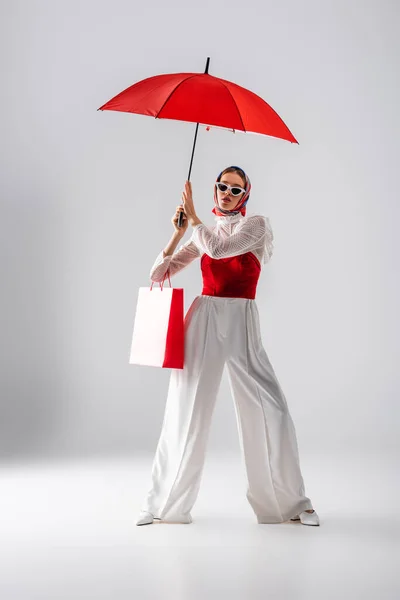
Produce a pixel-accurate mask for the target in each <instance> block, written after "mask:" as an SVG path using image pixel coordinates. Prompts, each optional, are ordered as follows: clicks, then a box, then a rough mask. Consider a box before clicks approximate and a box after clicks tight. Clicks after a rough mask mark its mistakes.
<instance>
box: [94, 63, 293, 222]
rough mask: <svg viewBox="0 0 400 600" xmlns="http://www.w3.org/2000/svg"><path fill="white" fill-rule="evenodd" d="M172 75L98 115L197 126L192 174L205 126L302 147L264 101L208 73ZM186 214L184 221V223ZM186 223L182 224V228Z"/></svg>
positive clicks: (132, 90)
mask: <svg viewBox="0 0 400 600" xmlns="http://www.w3.org/2000/svg"><path fill="white" fill-rule="evenodd" d="M209 64H210V58H207V63H206V68H205V72H204V73H169V74H163V75H156V76H154V77H148V78H147V79H142V80H141V81H138V82H137V83H135V84H133V85H131V86H130V87H128V88H127V89H126V90H124V91H123V92H121V93H119V94H118V95H117V96H114V98H112V99H111V100H109V101H108V102H106V104H103V106H100V108H99V109H98V110H116V111H121V112H130V113H138V114H142V115H147V116H151V117H155V118H156V119H175V120H178V121H189V122H193V123H197V125H196V132H195V136H194V142H193V149H192V157H191V160H190V167H189V175H188V181H190V173H191V170H192V163H193V156H194V149H195V146H196V139H197V131H198V128H199V123H202V124H204V125H215V126H217V127H223V128H227V129H232V130H233V131H235V130H238V131H244V132H252V133H260V134H264V135H269V136H272V137H276V138H281V139H283V140H288V141H289V142H292V143H296V144H297V143H298V142H297V140H296V139H295V138H294V136H293V135H292V133H291V132H290V131H289V129H288V127H287V126H286V125H285V123H284V122H283V121H282V119H281V118H280V116H279V115H278V114H277V113H276V112H275V111H274V109H273V108H271V106H270V105H269V104H267V103H266V102H265V100H263V99H262V98H260V96H257V94H254V93H253V92H251V91H250V90H247V89H246V88H243V87H241V86H240V85H237V84H236V83H233V82H231V81H227V80H225V79H220V78H219V77H214V76H213V75H210V74H209V73H208V67H209ZM181 217H182V214H181V215H180V219H179V221H181ZM180 225H181V222H179V226H180Z"/></svg>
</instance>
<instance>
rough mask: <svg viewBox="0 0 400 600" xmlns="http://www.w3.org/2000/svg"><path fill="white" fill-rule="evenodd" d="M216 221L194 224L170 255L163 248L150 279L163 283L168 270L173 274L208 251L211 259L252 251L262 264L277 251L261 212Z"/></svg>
mask: <svg viewBox="0 0 400 600" xmlns="http://www.w3.org/2000/svg"><path fill="white" fill-rule="evenodd" d="M215 221H216V224H215V225H214V226H211V227H207V226H206V225H204V224H203V223H202V224H201V225H195V227H193V232H192V236H191V238H190V239H189V240H188V241H187V242H186V243H185V244H183V245H182V246H180V247H179V249H178V250H176V251H175V252H174V254H171V255H169V256H164V251H163V250H162V251H161V252H160V254H159V255H158V256H157V258H156V260H155V262H154V264H153V266H152V267H151V269H150V280H151V281H155V282H161V281H163V279H164V275H165V273H166V272H167V270H168V269H169V276H170V277H173V276H174V275H175V274H176V273H178V272H179V271H182V269H184V268H185V267H187V266H188V265H190V263H191V262H193V261H194V260H195V259H196V258H200V257H201V256H202V255H203V254H208V256H210V257H211V258H216V259H218V258H227V257H229V256H237V255H239V254H245V253H246V252H253V253H254V254H255V256H257V258H258V260H259V261H260V264H265V263H267V262H268V261H269V260H270V258H271V256H272V254H273V250H274V245H273V239H274V235H273V233H272V229H271V224H270V221H269V218H268V217H264V216H262V215H248V216H243V215H242V214H241V213H238V214H237V215H228V216H217V215H215Z"/></svg>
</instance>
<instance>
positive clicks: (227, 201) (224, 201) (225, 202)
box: [222, 198, 230, 204]
mask: <svg viewBox="0 0 400 600" xmlns="http://www.w3.org/2000/svg"><path fill="white" fill-rule="evenodd" d="M222 202H223V203H224V204H229V202H230V200H224V199H223V198H222Z"/></svg>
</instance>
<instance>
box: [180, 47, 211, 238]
mask: <svg viewBox="0 0 400 600" xmlns="http://www.w3.org/2000/svg"><path fill="white" fill-rule="evenodd" d="M209 65H210V57H209V56H208V57H207V62H206V68H205V69H204V73H208V67H209ZM198 130H199V124H198V123H197V124H196V132H195V134H194V141H193V148H192V157H191V159H190V167H189V175H188V178H187V180H188V181H190V174H191V172H192V164H193V156H194V149H195V147H196V140H197V132H198ZM182 216H183V215H182V213H180V215H179V218H178V227H182Z"/></svg>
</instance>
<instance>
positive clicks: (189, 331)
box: [136, 166, 319, 525]
mask: <svg viewBox="0 0 400 600" xmlns="http://www.w3.org/2000/svg"><path fill="white" fill-rule="evenodd" d="M250 189H251V184H250V180H249V178H248V176H247V175H246V173H245V172H244V171H243V170H242V169H240V168H239V167H235V166H232V167H228V168H227V169H225V170H224V171H222V172H221V173H220V174H219V176H218V178H217V180H216V183H215V187H214V203H215V207H214V208H213V211H212V212H213V213H214V214H215V220H216V225H215V226H214V227H206V225H204V224H203V223H202V222H201V221H200V219H199V218H198V216H197V214H196V210H195V208H194V202H193V197H192V188H191V184H190V182H188V181H186V183H185V190H184V192H183V195H182V203H183V205H180V206H178V207H177V209H176V213H175V215H174V216H173V217H172V219H171V221H172V223H173V226H174V229H175V233H174V234H173V236H172V238H171V240H170V242H169V244H168V245H167V247H166V248H165V250H164V251H163V252H161V253H160V254H159V255H158V257H157V258H156V261H155V263H154V265H153V267H152V268H151V271H150V279H151V280H152V281H158V282H161V281H163V280H164V279H165V277H166V276H167V274H169V276H170V277H172V276H173V275H175V274H176V273H178V272H179V271H181V270H182V269H184V268H185V267H187V266H188V265H189V264H190V263H191V262H192V261H194V260H195V259H197V258H201V270H202V275H203V290H202V294H201V295H200V296H197V297H196V298H195V299H194V301H193V303H192V304H191V306H190V308H189V310H188V312H187V314H186V317H185V364H184V368H183V369H172V371H171V377H170V383H169V390H168V397H167V402H166V408H165V414H164V421H163V425H162V431H161V435H160V438H159V442H158V446H157V450H156V454H155V458H154V462H153V468H152V487H151V489H150V491H149V492H148V495H147V497H146V499H145V502H144V503H143V506H142V510H141V512H140V514H139V518H138V521H137V523H136V524H137V525H149V524H151V523H153V521H154V520H155V519H157V520H162V521H170V522H171V521H172V522H178V523H191V522H192V517H191V514H190V511H191V509H192V507H193V505H194V503H195V501H196V498H197V495H198V491H199V487H200V479H201V475H202V471H203V466H204V461H205V453H206V444H207V439H208V434H209V430H210V424H211V417H212V413H213V410H214V406H215V401H216V398H217V393H218V390H219V386H220V382H221V377H222V373H223V369H224V365H225V364H226V365H227V369H228V378H229V385H230V388H231V391H232V395H233V398H234V402H235V410H236V416H237V422H238V430H239V436H240V445H241V450H242V452H243V455H244V461H245V465H246V473H247V479H248V488H247V494H246V495H247V499H248V501H249V503H250V505H251V507H252V509H253V511H254V513H255V515H256V517H257V522H258V523H281V522H283V521H287V520H289V519H291V520H300V521H301V523H303V524H304V525H319V518H318V515H317V513H316V512H315V511H314V510H313V507H312V504H311V501H310V499H309V498H307V497H306V496H305V492H304V483H303V478H302V475H301V471H300V465H299V455H298V447H297V440H296V433H295V428H294V424H293V421H292V418H291V416H290V413H289V410H288V406H287V403H286V399H285V396H284V394H283V392H282V389H281V387H280V385H279V383H278V381H277V378H276V375H275V372H274V370H273V368H272V365H271V363H270V361H269V359H268V357H267V354H266V352H265V350H264V348H263V345H262V341H261V335H260V325H259V314H258V309H257V306H256V301H255V295H256V287H257V282H258V279H259V275H260V272H261V264H262V263H264V264H265V263H266V262H268V261H269V259H270V258H271V256H272V252H273V243H272V240H273V234H272V230H271V226H270V222H269V219H268V217H264V216H261V215H252V216H248V217H246V216H245V215H246V204H247V202H248V200H249V196H250ZM180 212H183V225H182V227H181V228H179V227H178V216H179V213H180ZM189 225H190V226H191V227H192V228H193V232H192V236H191V238H190V240H189V241H188V242H186V243H185V244H183V245H182V246H181V247H180V248H179V250H178V251H177V252H175V253H174V251H175V249H176V247H177V245H178V243H179V241H180V240H181V238H182V236H183V235H184V234H185V232H186V230H187V228H188V226H189Z"/></svg>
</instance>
